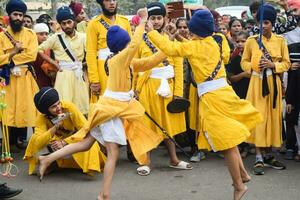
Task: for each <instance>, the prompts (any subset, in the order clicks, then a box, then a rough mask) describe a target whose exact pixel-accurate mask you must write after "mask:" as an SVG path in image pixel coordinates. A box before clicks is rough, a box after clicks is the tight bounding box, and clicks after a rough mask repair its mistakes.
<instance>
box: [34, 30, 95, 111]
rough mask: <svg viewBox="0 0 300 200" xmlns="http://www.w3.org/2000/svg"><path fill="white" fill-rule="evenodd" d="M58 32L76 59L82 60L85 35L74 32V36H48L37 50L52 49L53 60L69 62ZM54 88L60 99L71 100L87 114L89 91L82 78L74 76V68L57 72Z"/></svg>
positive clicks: (69, 59) (70, 60)
mask: <svg viewBox="0 0 300 200" xmlns="http://www.w3.org/2000/svg"><path fill="white" fill-rule="evenodd" d="M58 34H61V35H62V37H63V38H64V40H65V41H66V42H67V44H66V45H67V47H68V48H69V49H70V51H71V53H72V54H74V56H75V59H76V60H77V61H80V62H82V61H83V59H84V54H85V43H86V35H85V34H84V33H79V32H76V33H75V36H74V37H72V38H71V37H69V36H68V35H66V34H64V33H56V34H54V35H52V36H51V37H49V38H48V39H47V40H46V41H45V42H43V43H42V44H41V45H40V46H39V51H40V52H42V53H43V52H44V51H46V50H48V49H52V50H53V52H54V55H55V60H57V61H59V62H70V63H72V62H73V61H72V59H71V58H70V57H69V56H68V54H67V53H66V51H65V50H64V48H63V46H62V45H61V43H60V41H59V39H58ZM54 88H55V89H56V90H57V92H58V94H59V97H60V99H61V100H65V101H71V102H72V103H74V104H75V105H76V106H77V107H78V108H79V110H80V111H81V112H82V113H83V114H87V113H88V110H89V92H88V88H87V86H86V83H85V82H84V80H83V78H82V77H81V78H78V77H76V74H75V71H74V70H69V69H63V70H62V71H59V72H57V74H56V80H55V85H54Z"/></svg>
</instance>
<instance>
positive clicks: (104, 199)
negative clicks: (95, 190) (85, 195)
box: [98, 192, 110, 200]
mask: <svg viewBox="0 0 300 200" xmlns="http://www.w3.org/2000/svg"><path fill="white" fill-rule="evenodd" d="M98 200H110V198H109V196H108V195H104V194H103V193H102V192H100V193H99V195H98Z"/></svg>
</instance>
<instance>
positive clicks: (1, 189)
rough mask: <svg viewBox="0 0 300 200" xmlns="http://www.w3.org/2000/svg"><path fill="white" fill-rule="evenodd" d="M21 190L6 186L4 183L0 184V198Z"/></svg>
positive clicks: (9, 196)
mask: <svg viewBox="0 0 300 200" xmlns="http://www.w3.org/2000/svg"><path fill="white" fill-rule="evenodd" d="M22 191H23V190H19V189H12V188H9V187H7V185H6V183H4V184H1V185H0V199H8V198H11V197H14V196H17V195H18V194H20V193H21V192H22Z"/></svg>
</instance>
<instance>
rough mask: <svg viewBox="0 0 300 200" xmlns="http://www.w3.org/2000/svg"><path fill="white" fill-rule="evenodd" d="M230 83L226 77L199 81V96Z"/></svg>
mask: <svg viewBox="0 0 300 200" xmlns="http://www.w3.org/2000/svg"><path fill="white" fill-rule="evenodd" d="M227 85H228V83H227V81H226V79H225V78H220V79H216V80H212V81H206V82H203V83H198V84H197V91H198V96H199V97H201V96H202V95H204V94H206V93H208V92H211V91H215V90H217V89H220V88H222V87H225V86H227Z"/></svg>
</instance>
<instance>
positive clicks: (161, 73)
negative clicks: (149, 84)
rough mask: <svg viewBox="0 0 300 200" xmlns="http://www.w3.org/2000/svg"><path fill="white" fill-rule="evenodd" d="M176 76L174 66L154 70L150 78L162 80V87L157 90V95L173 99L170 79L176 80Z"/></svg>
mask: <svg viewBox="0 0 300 200" xmlns="http://www.w3.org/2000/svg"><path fill="white" fill-rule="evenodd" d="M174 76H175V72H174V68H173V66H172V65H168V66H165V67H157V68H153V69H152V70H151V75H150V78H154V79H160V86H159V88H158V89H157V91H156V94H158V95H159V96H162V97H165V98H168V97H172V92H171V89H170V86H169V83H168V79H170V78H174Z"/></svg>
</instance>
